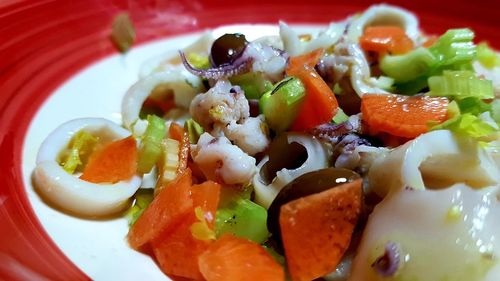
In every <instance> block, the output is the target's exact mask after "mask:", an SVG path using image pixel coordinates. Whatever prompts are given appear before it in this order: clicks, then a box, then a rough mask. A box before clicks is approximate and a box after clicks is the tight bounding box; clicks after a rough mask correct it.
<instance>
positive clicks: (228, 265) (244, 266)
mask: <svg viewBox="0 0 500 281" xmlns="http://www.w3.org/2000/svg"><path fill="white" fill-rule="evenodd" d="M198 264H199V267H200V271H201V273H202V274H203V277H205V279H206V280H207V281H234V280H239V281H255V280H266V281H278V280H279V281H283V280H285V274H284V271H283V268H282V267H281V266H280V265H279V264H278V263H277V262H276V261H275V260H274V259H273V257H271V256H270V255H269V254H268V253H267V252H266V250H264V248H262V246H260V245H259V244H257V243H254V242H252V241H250V240H247V239H244V238H237V237H235V236H233V235H231V234H225V235H224V236H222V237H221V238H219V239H218V240H217V241H215V242H214V243H212V244H211V245H210V246H209V247H208V250H207V251H206V252H204V253H203V254H202V255H201V256H200V257H199V259H198Z"/></svg>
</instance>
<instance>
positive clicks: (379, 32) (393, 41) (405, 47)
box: [359, 26, 413, 55]
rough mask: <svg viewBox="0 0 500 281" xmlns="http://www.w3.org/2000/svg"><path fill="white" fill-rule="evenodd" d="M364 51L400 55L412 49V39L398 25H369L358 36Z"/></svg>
mask: <svg viewBox="0 0 500 281" xmlns="http://www.w3.org/2000/svg"><path fill="white" fill-rule="evenodd" d="M359 44H360V45H361V48H362V49H363V50H365V51H373V52H377V53H379V54H385V53H391V54H395V55H400V54H404V53H407V52H409V51H411V50H413V41H412V40H411V39H410V38H409V37H408V36H407V35H406V33H405V31H404V29H402V28H401V27H399V26H370V27H368V28H367V29H366V30H365V32H364V33H363V35H362V36H361V37H360V38H359Z"/></svg>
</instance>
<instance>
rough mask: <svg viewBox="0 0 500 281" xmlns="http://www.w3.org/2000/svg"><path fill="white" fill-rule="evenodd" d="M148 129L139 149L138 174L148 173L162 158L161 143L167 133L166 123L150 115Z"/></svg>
mask: <svg viewBox="0 0 500 281" xmlns="http://www.w3.org/2000/svg"><path fill="white" fill-rule="evenodd" d="M147 120H148V127H147V128H146V132H144V135H143V139H142V143H141V147H140V149H139V162H138V163H137V172H139V173H143V174H144V173H148V172H149V171H151V169H152V168H153V166H154V165H155V164H156V162H158V160H159V159H160V156H161V151H162V149H161V141H162V139H163V138H164V137H165V135H166V133H167V127H166V126H165V121H163V119H162V118H160V117H158V116H156V115H148V117H147Z"/></svg>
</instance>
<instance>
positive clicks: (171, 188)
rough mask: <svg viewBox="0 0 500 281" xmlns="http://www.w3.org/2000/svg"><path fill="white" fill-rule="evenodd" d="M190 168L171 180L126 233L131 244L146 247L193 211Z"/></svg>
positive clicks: (139, 247) (136, 246) (139, 248)
mask: <svg viewBox="0 0 500 281" xmlns="http://www.w3.org/2000/svg"><path fill="white" fill-rule="evenodd" d="M191 194H192V179H191V170H189V169H187V170H186V171H185V172H184V173H182V174H179V175H178V176H177V178H176V179H175V180H174V181H172V182H170V183H169V184H168V185H167V186H166V187H165V188H163V189H162V190H161V191H160V193H158V194H157V195H156V196H155V198H154V199H153V202H151V204H150V205H149V206H148V208H147V209H146V210H144V212H143V213H142V215H141V216H140V217H139V219H137V221H136V222H135V223H134V224H133V225H132V227H131V228H130V230H129V233H128V241H129V244H130V246H132V248H134V249H136V250H145V248H146V247H147V246H148V245H149V243H150V242H151V241H152V240H153V239H155V238H156V237H158V236H160V234H161V235H165V233H168V231H172V230H173V229H174V227H175V226H177V225H179V224H180V223H181V222H182V221H183V219H184V218H186V216H188V215H189V214H190V213H191V212H193V198H192V195H191Z"/></svg>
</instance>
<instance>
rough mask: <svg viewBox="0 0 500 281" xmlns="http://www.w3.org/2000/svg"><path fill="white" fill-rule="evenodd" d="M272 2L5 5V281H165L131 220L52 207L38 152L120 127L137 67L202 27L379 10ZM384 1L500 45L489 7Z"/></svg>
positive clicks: (310, 20) (1, 16) (320, 19)
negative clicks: (119, 31)
mask: <svg viewBox="0 0 500 281" xmlns="http://www.w3.org/2000/svg"><path fill="white" fill-rule="evenodd" d="M241 2H242V1H241ZM268 2H270V1H263V0H259V1H252V3H249V4H244V3H238V5H236V4H235V3H226V2H225V1H224V2H222V1H189V2H188V1H185V2H184V1H167V0H164V1H162V0H157V1H121V0H117V1H109V0H107V1H98V0H90V1H64V0H62V1H22V2H17V1H9V0H7V1H5V0H4V1H0V39H1V40H2V41H1V43H0V155H1V156H0V236H1V239H0V280H4V279H5V280H44V279H47V280H88V279H90V278H91V279H95V280H165V279H166V277H165V276H164V275H163V274H162V273H161V271H160V270H159V269H158V268H157V266H156V265H155V264H154V262H153V261H152V260H151V259H150V258H149V257H147V256H144V255H142V254H140V253H137V252H134V251H132V250H131V249H129V248H128V247H127V245H126V243H125V240H124V237H125V235H126V233H127V223H126V221H125V220H124V219H120V218H117V219H110V220H99V221H96V220H83V219H78V218H75V217H71V216H68V215H66V214H64V213H62V212H60V211H58V210H55V209H53V208H51V207H50V206H48V205H47V204H45V203H44V202H43V200H42V199H41V198H40V197H39V196H38V194H37V193H36V192H35V191H34V189H33V187H32V183H31V173H32V171H33V168H34V163H35V157H36V152H37V150H38V148H39V145H40V143H41V142H42V141H43V139H44V138H45V137H46V136H47V134H48V133H49V132H50V131H51V130H53V129H54V128H55V127H57V126H58V125H59V124H61V123H63V122H64V121H67V120H70V119H74V118H78V117H104V118H108V119H110V120H113V121H116V122H118V123H120V103H121V97H122V96H123V94H124V93H125V91H126V90H127V88H128V87H129V86H130V85H131V84H132V83H134V82H135V81H136V80H137V74H138V71H139V67H140V65H141V63H142V62H143V61H145V60H146V59H148V58H150V57H154V56H155V55H158V54H161V53H164V52H166V51H168V50H175V49H177V48H180V47H182V45H186V44H189V43H190V42H191V41H192V40H194V39H195V38H196V36H197V34H198V33H199V32H201V31H203V30H204V29H206V28H216V29H215V30H216V32H217V33H220V34H222V33H224V32H226V31H231V32H235V31H239V32H243V33H247V34H249V35H250V37H252V36H253V37H256V36H259V35H265V34H269V33H276V32H277V27H276V26H270V25H265V24H271V23H272V24H275V23H276V22H277V21H278V20H285V21H287V22H290V23H295V24H325V23H328V22H329V21H332V20H339V19H342V18H344V17H345V16H347V15H349V14H352V13H355V12H359V11H362V10H363V9H365V8H366V7H368V6H369V5H370V4H372V3H371V2H369V1H358V2H353V1H345V3H344V2H341V1H317V0H309V1H307V2H303V1H295V0H292V1H290V0H289V1H283V2H282V3H276V2H273V3H268ZM386 2H389V3H391V2H392V3H394V4H397V5H401V6H403V7H406V8H408V9H409V10H412V11H414V12H416V13H417V15H418V16H419V18H420V21H421V26H422V28H423V29H424V30H425V31H427V32H429V33H441V32H443V31H445V30H446V29H447V28H451V27H465V26H467V27H471V28H472V29H473V30H474V31H475V32H476V35H477V37H478V39H479V40H482V39H488V40H489V41H490V43H491V44H492V45H493V46H496V47H497V48H498V47H500V33H498V32H497V28H498V27H499V24H498V18H499V16H500V14H499V13H500V12H498V11H499V10H498V9H496V7H495V4H494V1H487V2H486V1H483V2H481V4H480V5H471V4H469V2H468V1H453V2H449V3H448V2H447V1H427V0H425V1H418V3H416V2H415V3H413V4H412V3H406V2H405V1H386ZM399 2H401V3H399ZM488 2H490V3H488ZM120 11H128V12H129V13H130V15H131V17H132V20H133V21H134V24H135V27H136V32H137V41H136V44H135V45H134V48H133V50H132V51H131V52H129V53H128V54H127V55H125V56H122V55H119V54H117V52H116V50H115V49H114V48H113V45H112V44H111V42H110V41H109V33H110V27H111V21H112V18H113V16H114V15H116V14H117V13H119V12H120ZM445 11H446V12H445ZM249 23H252V24H253V25H248V24H249ZM233 24H238V25H233ZM242 24H243V25H242ZM255 24H258V25H255ZM221 26H223V27H222V28H217V27H221Z"/></svg>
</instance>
